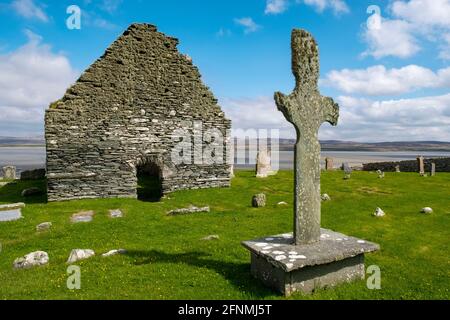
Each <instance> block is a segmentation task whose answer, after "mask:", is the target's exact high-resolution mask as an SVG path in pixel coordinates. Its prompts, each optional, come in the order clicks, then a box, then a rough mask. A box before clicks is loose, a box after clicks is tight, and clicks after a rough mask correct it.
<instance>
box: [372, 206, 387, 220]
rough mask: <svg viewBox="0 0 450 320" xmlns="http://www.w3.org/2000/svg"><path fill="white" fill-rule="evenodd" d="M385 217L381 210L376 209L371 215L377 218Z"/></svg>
mask: <svg viewBox="0 0 450 320" xmlns="http://www.w3.org/2000/svg"><path fill="white" fill-rule="evenodd" d="M385 215H386V213H385V212H384V211H383V210H382V209H381V208H377V209H376V210H375V212H374V213H373V216H374V217H378V218H381V217H384V216H385Z"/></svg>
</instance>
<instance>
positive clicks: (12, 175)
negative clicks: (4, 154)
mask: <svg viewBox="0 0 450 320" xmlns="http://www.w3.org/2000/svg"><path fill="white" fill-rule="evenodd" d="M2 171H3V179H5V180H15V179H16V167H14V166H6V167H3V170H2Z"/></svg>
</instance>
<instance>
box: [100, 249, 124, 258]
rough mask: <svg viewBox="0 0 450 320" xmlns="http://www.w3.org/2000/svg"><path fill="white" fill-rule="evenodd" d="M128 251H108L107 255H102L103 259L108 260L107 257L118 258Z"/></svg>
mask: <svg viewBox="0 0 450 320" xmlns="http://www.w3.org/2000/svg"><path fill="white" fill-rule="evenodd" d="M126 253H127V250H125V249H117V250H111V251H108V252H107V253H104V254H102V257H104V258H107V257H112V256H117V255H119V254H126Z"/></svg>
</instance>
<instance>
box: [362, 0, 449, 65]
mask: <svg viewBox="0 0 450 320" xmlns="http://www.w3.org/2000/svg"><path fill="white" fill-rule="evenodd" d="M387 13H388V14H390V17H387V18H385V17H381V16H380V14H378V13H376V14H374V15H372V16H371V17H370V18H369V21H368V22H369V25H368V26H365V27H364V30H363V38H364V40H365V41H366V42H367V44H368V50H367V51H366V52H365V53H364V55H372V56H373V57H375V58H377V59H379V58H383V57H387V56H394V57H399V58H409V57H411V56H413V55H415V54H416V53H417V52H419V51H420V49H421V47H422V45H421V43H422V41H423V40H428V41H432V42H438V43H439V42H441V43H444V45H438V48H439V49H440V53H439V57H440V58H442V59H450V55H449V54H448V49H450V46H449V45H448V42H447V37H448V35H449V34H450V19H449V18H448V17H449V16H450V0H408V1H404V0H394V1H392V2H391V4H390V5H389V7H388V10H387ZM373 19H379V20H380V23H379V24H378V26H377V27H373V25H372V27H370V22H373Z"/></svg>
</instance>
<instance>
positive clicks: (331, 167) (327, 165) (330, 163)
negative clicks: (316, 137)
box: [325, 158, 334, 171]
mask: <svg viewBox="0 0 450 320" xmlns="http://www.w3.org/2000/svg"><path fill="white" fill-rule="evenodd" d="M325 170H327V171H331V170H334V164H333V158H325Z"/></svg>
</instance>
